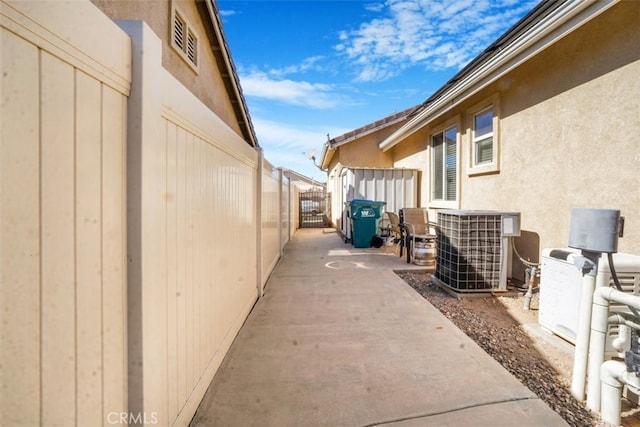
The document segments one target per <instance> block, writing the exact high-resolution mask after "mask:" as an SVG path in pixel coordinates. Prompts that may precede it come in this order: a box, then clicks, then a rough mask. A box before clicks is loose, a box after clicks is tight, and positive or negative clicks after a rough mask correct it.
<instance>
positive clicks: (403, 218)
mask: <svg viewBox="0 0 640 427" xmlns="http://www.w3.org/2000/svg"><path fill="white" fill-rule="evenodd" d="M399 213H400V218H399V219H400V223H401V224H411V225H412V226H413V229H414V230H415V233H416V234H422V235H428V234H431V232H430V231H429V214H428V213H427V209H425V208H402V209H400V211H399Z"/></svg>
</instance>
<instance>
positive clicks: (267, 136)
mask: <svg viewBox="0 0 640 427" xmlns="http://www.w3.org/2000/svg"><path fill="white" fill-rule="evenodd" d="M252 122H253V127H254V128H255V130H256V134H257V136H258V141H259V142H260V145H261V146H263V147H273V148H283V149H287V150H293V152H294V153H295V152H299V153H303V152H309V151H310V150H311V149H313V148H318V147H322V144H324V143H325V142H326V140H327V133H329V134H330V135H332V136H336V135H342V134H343V133H346V132H349V131H350V130H351V129H343V128H338V127H335V126H329V127H328V128H326V129H322V128H319V127H318V126H313V128H311V127H309V128H305V127H296V126H292V125H291V124H287V123H280V122H276V121H272V120H265V119H261V118H255V117H254V118H252Z"/></svg>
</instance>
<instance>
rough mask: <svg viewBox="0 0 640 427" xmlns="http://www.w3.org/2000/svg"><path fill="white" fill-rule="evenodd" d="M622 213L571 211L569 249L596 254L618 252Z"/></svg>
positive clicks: (611, 210)
mask: <svg viewBox="0 0 640 427" xmlns="http://www.w3.org/2000/svg"><path fill="white" fill-rule="evenodd" d="M619 231H620V211H618V210H613V209H583V208H575V209H573V210H572V211H571V228H570V229H569V247H570V248H575V249H581V250H584V251H588V252H596V253H615V252H618V234H619Z"/></svg>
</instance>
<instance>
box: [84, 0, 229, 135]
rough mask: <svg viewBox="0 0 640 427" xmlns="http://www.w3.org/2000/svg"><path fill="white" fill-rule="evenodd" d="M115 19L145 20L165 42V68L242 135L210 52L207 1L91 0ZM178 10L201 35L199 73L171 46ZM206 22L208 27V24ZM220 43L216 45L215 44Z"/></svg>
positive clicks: (163, 59)
mask: <svg viewBox="0 0 640 427" xmlns="http://www.w3.org/2000/svg"><path fill="white" fill-rule="evenodd" d="M91 1H92V2H93V3H94V4H95V5H96V6H98V7H99V8H100V9H101V10H102V11H103V12H104V13H105V14H106V15H107V16H109V17H110V18H111V19H114V20H135V21H145V22H146V23H147V25H149V27H151V29H152V30H153V32H154V33H155V34H156V35H157V36H158V37H159V38H160V39H161V40H162V66H163V67H164V68H166V69H167V70H168V71H169V72H170V73H171V74H172V75H173V76H174V77H176V78H177V79H178V80H179V81H180V83H182V84H183V85H184V86H186V87H187V88H189V90H190V91H191V92H192V93H193V94H195V95H196V96H197V97H198V99H200V101H202V102H203V103H204V104H205V105H206V106H207V107H209V109H211V110H212V111H213V112H214V113H216V115H217V116H218V117H220V118H221V119H222V120H223V121H224V122H225V123H226V124H227V126H229V127H231V128H232V129H233V130H235V131H236V133H238V134H239V135H242V133H241V130H240V128H239V126H238V119H237V118H236V116H235V113H234V110H233V106H232V104H231V101H230V98H229V95H228V94H227V92H226V89H225V85H224V82H223V80H222V78H221V71H220V69H219V67H218V65H217V63H216V60H215V57H214V55H213V52H212V50H211V44H212V43H214V41H213V38H212V27H211V24H210V23H209V22H210V18H209V16H208V12H207V8H206V5H205V3H204V2H202V1H200V2H195V1H193V0H149V1H122V0H91ZM172 7H177V8H178V9H179V10H180V11H181V12H182V13H183V14H184V15H186V18H187V19H188V20H189V23H190V24H192V25H193V26H194V28H195V29H196V32H197V33H198V36H199V41H200V47H199V55H200V67H199V72H198V73H196V72H195V71H194V70H192V69H191V67H190V66H189V65H187V63H186V62H185V61H184V60H183V59H182V57H181V56H180V55H179V54H178V53H177V52H176V51H175V50H174V48H173V47H172V46H171V39H170V37H171V16H172V15H171V11H172ZM205 23H207V25H205ZM215 44H217V43H215Z"/></svg>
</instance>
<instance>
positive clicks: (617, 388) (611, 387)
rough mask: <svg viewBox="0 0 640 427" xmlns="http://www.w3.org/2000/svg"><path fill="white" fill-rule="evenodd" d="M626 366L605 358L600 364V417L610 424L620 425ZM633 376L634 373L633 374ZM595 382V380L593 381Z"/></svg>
mask: <svg viewBox="0 0 640 427" xmlns="http://www.w3.org/2000/svg"><path fill="white" fill-rule="evenodd" d="M626 374H627V367H626V365H625V364H624V362H618V361H616V360H607V361H606V362H604V363H603V364H602V368H601V371H600V380H601V381H602V413H601V414H600V417H601V418H602V421H604V422H605V423H609V424H611V425H612V426H619V425H620V413H621V412H622V387H623V386H624V384H625V383H626V380H625V378H624V377H625V376H627V375H626ZM634 376H635V374H634ZM594 382H596V383H597V381H594Z"/></svg>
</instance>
